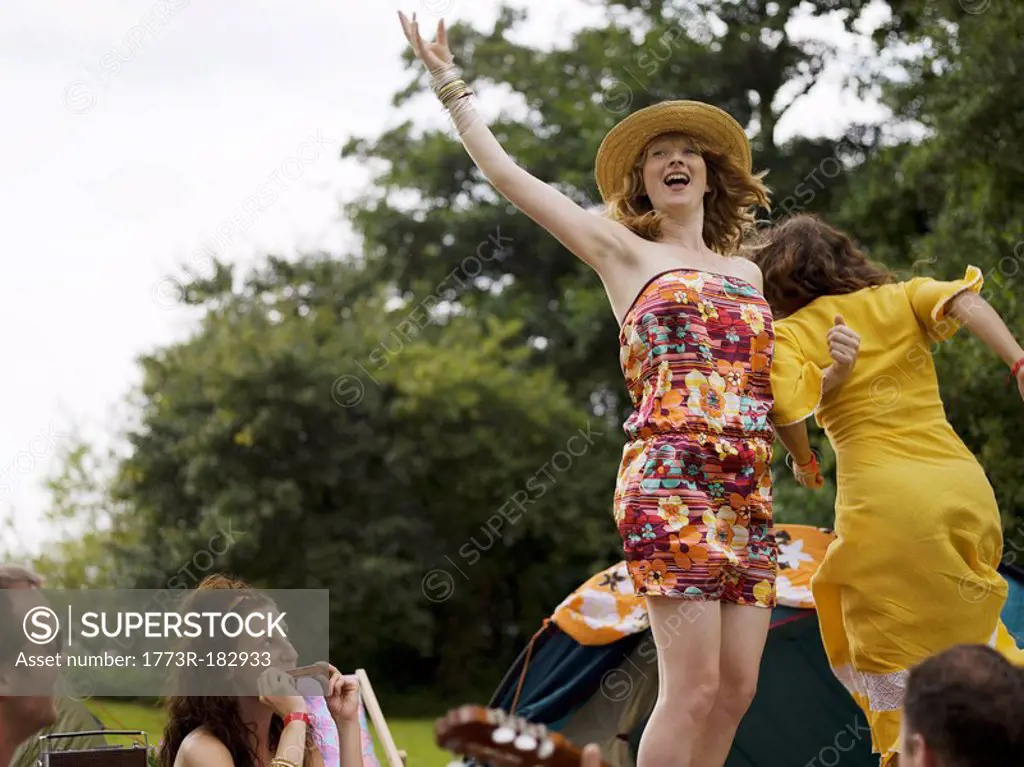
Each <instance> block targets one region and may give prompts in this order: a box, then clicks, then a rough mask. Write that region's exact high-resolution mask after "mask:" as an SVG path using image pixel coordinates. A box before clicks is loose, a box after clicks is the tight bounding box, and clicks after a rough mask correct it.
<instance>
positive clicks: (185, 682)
mask: <svg viewBox="0 0 1024 767" xmlns="http://www.w3.org/2000/svg"><path fill="white" fill-rule="evenodd" d="M251 588H252V587H251V586H249V585H248V584H247V583H245V582H244V581H242V580H240V579H238V578H233V577H230V576H227V575H222V574H212V575H208V576H207V577H206V578H204V579H203V580H202V582H201V583H199V585H198V586H196V591H195V592H194V594H193V599H192V600H191V602H192V606H191V607H190V608H189V609H194V610H196V611H197V612H202V603H203V602H204V601H208V600H204V592H205V593H209V591H210V590H211V589H245V590H249V589H251ZM270 603H271V600H270V598H269V597H264V596H257V597H254V598H253V599H252V604H251V605H250V604H249V603H247V604H246V606H245V610H246V612H251V609H256V608H258V607H261V606H262V607H265V606H267V605H268V604H270ZM222 604H223V602H222V601H218V602H217V605H218V606H220V605H222ZM210 646H211V644H210V640H209V639H208V638H207V639H204V640H203V647H204V649H208V648H209V647H210ZM220 649H223V650H225V651H230V650H231V649H232V648H231V647H228V646H225V647H223V648H220ZM189 674H190V672H189V671H187V670H186V671H185V672H184V674H183V676H181V677H179V679H178V680H177V681H178V690H192V691H195V690H203V689H207V688H208V689H213V688H212V687H210V686H209V684H210V674H211V669H208V668H195V669H192V671H191V675H189ZM222 681H223V680H221V682H222ZM219 689H223V684H221V686H220V688H219ZM164 705H165V707H166V709H167V725H166V726H165V727H164V733H163V739H162V742H161V746H160V750H159V755H158V761H157V764H158V765H159V767H173V765H174V760H175V758H176V757H177V755H178V750H179V749H180V748H181V744H182V742H183V741H184V740H185V738H186V736H187V735H188V734H189V733H191V732H192V731H193V730H196V729H198V728H199V727H203V728H205V729H206V730H208V731H209V732H210V734H211V735H213V736H214V737H215V738H217V739H218V740H219V741H220V742H221V743H223V744H224V746H225V748H227V750H228V751H229V752H230V753H231V760H232V762H234V764H235V765H237V766H238V767H248V766H252V767H254V766H255V765H257V764H258V763H259V760H258V757H257V754H256V749H255V746H254V743H255V739H256V738H260V737H265V738H267V739H268V743H269V746H270V750H271V751H273V750H274V749H275V748H276V747H277V743H278V739H279V738H280V737H281V730H282V729H283V728H284V722H283V721H282V719H281V718H280V717H279V716H278V715H277V714H274V715H273V716H272V717H271V720H270V729H269V732H267V733H256V732H253V731H252V730H251V729H250V728H249V727H248V726H247V725H246V723H245V722H244V721H243V720H242V716H241V713H240V712H239V707H238V698H237V697H233V696H226V695H180V694H174V695H171V696H168V697H167V698H166V700H165V701H164ZM319 746H320V742H319V739H318V737H317V734H316V732H315V730H314V729H313V728H312V727H307V728H306V754H307V758H308V756H309V755H310V754H311V753H313V751H314V749H318V748H319Z"/></svg>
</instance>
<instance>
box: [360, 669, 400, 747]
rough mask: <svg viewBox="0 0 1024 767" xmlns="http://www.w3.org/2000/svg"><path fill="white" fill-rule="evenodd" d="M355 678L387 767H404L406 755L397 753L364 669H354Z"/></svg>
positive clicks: (393, 740)
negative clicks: (382, 750) (382, 749)
mask: <svg viewBox="0 0 1024 767" xmlns="http://www.w3.org/2000/svg"><path fill="white" fill-rule="evenodd" d="M356 678H357V679H358V680H359V691H360V693H361V694H362V698H363V703H364V704H365V705H366V711H367V713H368V714H369V715H370V722H372V723H373V729H374V731H375V732H376V733H377V738H378V740H380V744H381V746H383V748H384V755H385V757H386V758H387V762H388V767H405V760H406V757H407V754H406V753H405V751H399V750H398V747H397V746H396V745H395V739H394V738H393V737H392V736H391V730H390V729H389V728H388V723H387V721H386V720H385V719H384V712H383V711H381V708H380V703H379V702H378V701H377V696H376V695H375V694H374V692H373V685H372V684H370V677H369V675H368V674H367V673H366V671H365V670H364V669H361V668H357V669H356Z"/></svg>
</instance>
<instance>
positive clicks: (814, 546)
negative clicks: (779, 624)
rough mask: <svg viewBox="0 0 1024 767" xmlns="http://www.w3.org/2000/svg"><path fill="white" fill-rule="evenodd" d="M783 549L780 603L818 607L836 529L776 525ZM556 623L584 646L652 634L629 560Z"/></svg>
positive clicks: (563, 608)
mask: <svg viewBox="0 0 1024 767" xmlns="http://www.w3.org/2000/svg"><path fill="white" fill-rule="evenodd" d="M775 537H776V541H777V542H778V546H779V574H778V576H777V578H776V590H777V592H778V603H779V604H780V605H783V606H785V607H793V608H797V609H804V610H812V609H814V597H813V596H812V595H811V577H812V576H813V575H814V573H815V572H816V571H817V569H818V565H819V564H821V560H822V559H823V558H824V556H825V551H826V550H827V549H828V547H829V544H830V543H832V541H833V540H834V539H835V534H834V533H833V532H832V531H831V530H825V529H823V528H817V527H811V526H808V525H776V526H775ZM551 620H553V621H554V622H555V624H556V625H557V626H558V628H560V629H561V630H562V631H564V632H565V633H566V634H568V635H569V636H571V637H572V638H573V639H575V640H576V641H577V642H579V643H580V644H582V645H604V644H611V643H612V642H616V641H618V640H619V639H622V638H623V637H626V636H629V635H630V634H636V633H638V632H641V631H646V630H647V629H648V628H649V626H650V624H649V622H648V620H647V608H646V605H645V602H644V598H643V597H641V596H638V595H637V594H636V593H635V592H634V591H633V582H632V580H630V577H629V573H628V572H627V571H626V563H625V561H622V562H618V563H616V564H614V565H612V566H611V567H608V568H605V569H604V570H602V571H601V572H599V573H597V574H595V575H594V576H592V577H591V578H589V579H587V581H586V582H585V583H584V584H583V585H581V586H580V587H579V588H577V589H576V590H575V591H574V592H573V593H572V594H570V595H569V596H568V597H566V598H565V599H564V600H563V601H562V603H561V604H560V605H559V606H558V607H557V608H556V609H555V612H554V614H553V615H552V617H551Z"/></svg>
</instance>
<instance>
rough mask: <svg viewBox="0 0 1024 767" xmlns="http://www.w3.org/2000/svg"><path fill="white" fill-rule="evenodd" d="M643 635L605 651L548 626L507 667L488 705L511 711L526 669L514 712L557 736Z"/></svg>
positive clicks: (616, 644)
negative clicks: (537, 723) (560, 722)
mask: <svg viewBox="0 0 1024 767" xmlns="http://www.w3.org/2000/svg"><path fill="white" fill-rule="evenodd" d="M648 633H649V632H645V633H642V634H634V635H633V636H630V637H626V638H625V639H622V640H621V641H618V642H615V643H614V644H611V645H602V646H599V647H587V646H585V645H581V644H579V643H578V642H576V640H574V639H572V638H571V637H570V636H568V635H567V634H565V633H564V632H563V631H562V630H561V629H559V628H558V626H556V625H555V624H554V623H553V622H550V623H547V624H545V626H544V628H543V629H542V630H541V631H540V632H539V633H538V634H537V636H536V637H534V640H533V647H532V649H531V648H530V647H527V648H526V649H525V650H523V652H522V653H520V655H519V657H518V658H517V659H516V662H515V663H513V664H512V668H511V669H509V671H508V673H507V674H506V676H505V679H504V680H503V681H502V683H501V684H500V685H499V686H498V690H497V692H495V694H494V696H493V697H492V698H491V702H490V704H489V705H490V707H491V708H500V709H503V710H505V711H510V710H511V709H512V704H513V702H514V701H515V699H516V690H517V689H518V687H519V680H520V676H521V675H522V671H523V666H524V665H526V668H527V670H526V676H525V677H524V678H523V683H522V691H521V693H520V697H519V701H518V703H517V705H516V706H515V712H516V714H518V715H519V716H522V717H524V718H526V719H528V720H529V721H532V722H544V723H545V724H548V726H549V727H551V729H554V730H557V729H558V727H557V722H559V721H560V720H563V719H565V718H566V717H568V716H570V715H571V714H572V713H573V712H574V711H575V710H576V709H578V708H579V707H580V706H582V705H583V704H584V703H586V701H587V699H588V698H589V697H590V696H591V695H593V694H594V691H595V690H597V689H598V688H599V686H600V684H601V680H602V679H603V678H604V676H605V674H607V673H608V672H609V671H611V670H612V669H614V668H616V667H617V666H618V665H619V664H620V663H622V661H623V659H624V658H625V657H626V656H628V655H629V654H630V653H631V652H632V651H633V650H634V648H635V647H636V646H637V645H638V644H639V643H640V642H641V641H642V640H643V639H644V638H645V637H646V636H647V635H648ZM527 660H528V663H527Z"/></svg>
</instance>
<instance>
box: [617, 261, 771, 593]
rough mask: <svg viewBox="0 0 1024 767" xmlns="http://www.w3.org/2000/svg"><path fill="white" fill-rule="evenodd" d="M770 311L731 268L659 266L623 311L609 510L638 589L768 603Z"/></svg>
mask: <svg viewBox="0 0 1024 767" xmlns="http://www.w3.org/2000/svg"><path fill="white" fill-rule="evenodd" d="M773 341H774V335H773V330H772V314H771V311H770V309H769V308H768V305H767V304H766V303H765V300H764V298H763V297H762V296H761V294H760V293H758V291H757V290H755V289H754V287H753V286H751V285H750V284H749V283H747V282H745V281H743V280H742V279H739V278H737V277H731V276H727V275H721V274H713V273H709V272H703V271H694V270H691V269H675V270H672V271H668V272H664V273H662V274H659V275H657V276H655V277H654V278H653V279H652V280H651V281H650V282H649V283H648V284H647V286H646V287H645V288H644V289H643V290H642V291H641V292H640V295H639V296H638V297H637V299H636V301H635V303H634V304H633V306H632V307H631V308H630V310H629V311H628V312H627V314H626V321H625V324H624V325H623V327H622V332H621V334H620V344H621V346H620V348H621V353H620V357H621V362H622V372H623V375H624V376H625V378H626V385H627V388H628V389H629V394H630V397H631V398H632V401H633V406H634V407H635V411H634V413H633V415H632V416H630V418H629V420H628V421H627V422H626V424H625V427H624V428H625V431H626V435H627V437H628V438H629V442H628V443H627V444H626V447H625V450H624V452H623V458H622V464H621V466H620V469H619V478H618V483H617V486H616V491H615V521H616V522H617V523H618V526H619V532H620V533H621V534H622V539H623V543H624V549H625V553H626V562H627V565H628V567H629V570H630V573H631V574H632V575H633V580H634V583H635V584H636V586H637V590H638V591H639V592H640V593H643V594H658V595H664V596H674V597H683V598H686V599H694V600H698V601H705V600H724V601H729V602H734V603H736V604H740V605H757V606H760V607H772V606H773V605H774V604H775V588H774V586H775V572H776V569H777V567H776V553H777V550H776V546H775V537H774V534H773V528H772V482H771V472H770V469H769V464H770V463H771V455H772V442H773V439H774V429H773V426H772V422H771V420H770V418H769V414H770V413H771V410H772V396H771V385H770V384H771V381H770V375H771V365H770V361H771V352H772V346H773Z"/></svg>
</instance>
